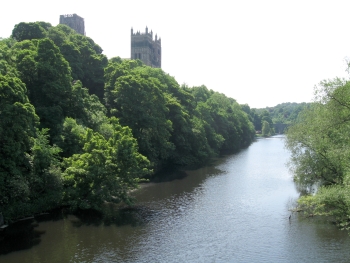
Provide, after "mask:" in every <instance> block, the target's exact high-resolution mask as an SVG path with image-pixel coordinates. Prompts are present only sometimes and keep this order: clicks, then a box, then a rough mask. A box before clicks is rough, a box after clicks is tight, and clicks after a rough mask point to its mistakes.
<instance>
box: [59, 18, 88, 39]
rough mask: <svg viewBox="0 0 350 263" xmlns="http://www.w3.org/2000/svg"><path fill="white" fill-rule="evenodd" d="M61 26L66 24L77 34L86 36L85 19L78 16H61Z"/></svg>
mask: <svg viewBox="0 0 350 263" xmlns="http://www.w3.org/2000/svg"><path fill="white" fill-rule="evenodd" d="M60 24H64V25H67V26H69V27H70V28H72V29H74V30H75V31H76V32H77V33H79V34H81V35H84V36H85V22H84V18H82V17H80V16H78V15H77V14H65V15H60Z"/></svg>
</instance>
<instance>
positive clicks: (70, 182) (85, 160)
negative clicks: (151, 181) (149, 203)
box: [64, 118, 149, 210]
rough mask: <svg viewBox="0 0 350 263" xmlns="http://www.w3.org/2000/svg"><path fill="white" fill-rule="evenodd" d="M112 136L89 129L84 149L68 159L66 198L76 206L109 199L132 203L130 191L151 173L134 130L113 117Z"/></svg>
mask: <svg viewBox="0 0 350 263" xmlns="http://www.w3.org/2000/svg"><path fill="white" fill-rule="evenodd" d="M111 124H112V125H113V135H112V137H110V138H109V139H106V138H104V137H103V136H102V135H100V134H98V133H94V132H93V131H92V130H91V129H88V130H87V131H86V133H85V135H84V142H85V144H84V147H83V153H81V154H74V155H73V156H71V157H69V158H67V159H65V160H64V166H65V167H66V169H65V172H64V182H65V186H66V190H65V202H66V203H67V204H69V205H71V206H72V207H73V208H76V207H78V208H81V209H88V208H93V209H96V210H99V209H100V208H101V204H102V203H103V202H105V201H107V202H114V203H119V202H121V201H123V202H126V203H131V202H132V199H131V198H130V196H129V191H130V190H131V189H134V188H136V187H137V185H138V181H139V180H138V178H139V177H141V176H143V175H145V174H147V173H149V170H148V169H147V166H148V165H149V162H148V160H147V158H145V157H144V156H142V155H141V154H139V153H138V152H137V143H136V140H135V139H134V138H133V137H132V133H131V130H130V129H129V128H127V127H122V126H121V125H120V124H119V123H118V121H117V120H116V119H115V118H112V119H111Z"/></svg>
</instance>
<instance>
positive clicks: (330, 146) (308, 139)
mask: <svg viewBox="0 0 350 263" xmlns="http://www.w3.org/2000/svg"><path fill="white" fill-rule="evenodd" d="M315 94H316V97H315V98H316V100H315V102H314V103H313V104H312V106H311V107H309V108H307V109H304V111H303V112H302V113H301V114H299V117H298V121H297V122H296V123H295V124H294V125H293V126H292V127H290V128H289V129H288V133H287V141H286V145H287V147H288V148H289V149H290V150H291V153H292V163H291V168H292V169H293V171H294V180H295V181H296V182H297V183H298V184H299V185H300V186H301V187H303V188H304V189H305V192H306V193H310V190H311V189H312V186H314V185H318V191H317V193H316V195H310V196H309V195H306V196H304V197H302V198H301V199H300V200H299V205H300V207H301V208H302V209H303V210H304V211H306V212H307V213H310V214H313V215H322V216H330V217H331V218H332V220H334V221H335V222H336V223H337V224H338V225H339V226H340V227H343V228H349V217H348V215H349V209H350V206H349V205H350V198H349V195H348V193H349V185H350V183H349V182H350V180H349V174H350V173H349V165H348V164H349V161H350V160H349V156H350V154H349V153H350V152H349V151H350V150H349V147H348V145H349V143H350V133H349V131H350V129H349V128H350V126H349V125H350V123H349V115H350V82H349V81H346V80H343V79H338V78H337V79H334V80H331V81H323V82H321V84H320V86H319V87H318V89H317V90H316V91H315Z"/></svg>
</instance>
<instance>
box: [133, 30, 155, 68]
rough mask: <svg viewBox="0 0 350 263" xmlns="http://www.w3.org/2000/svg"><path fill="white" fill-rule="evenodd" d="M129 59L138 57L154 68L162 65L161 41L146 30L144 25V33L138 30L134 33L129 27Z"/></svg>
mask: <svg viewBox="0 0 350 263" xmlns="http://www.w3.org/2000/svg"><path fill="white" fill-rule="evenodd" d="M130 58H131V59H140V60H142V62H143V63H145V64H146V65H147V66H151V67H154V68H161V67H162V42H161V39H160V38H158V37H157V34H156V35H155V39H154V40H153V32H152V30H151V32H148V28H147V27H146V32H145V33H140V32H139V31H138V32H136V33H134V30H133V29H132V28H131V56H130Z"/></svg>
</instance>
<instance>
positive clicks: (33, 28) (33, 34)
mask: <svg viewBox="0 0 350 263" xmlns="http://www.w3.org/2000/svg"><path fill="white" fill-rule="evenodd" d="M43 26H44V27H43ZM49 26H51V25H50V24H48V23H43V22H36V23H32V22H31V23H24V22H22V23H19V24H17V25H15V27H14V29H13V30H12V37H13V38H14V39H16V40H17V41H23V40H32V39H41V38H44V37H45V35H46V31H45V28H48V27H49Z"/></svg>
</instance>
